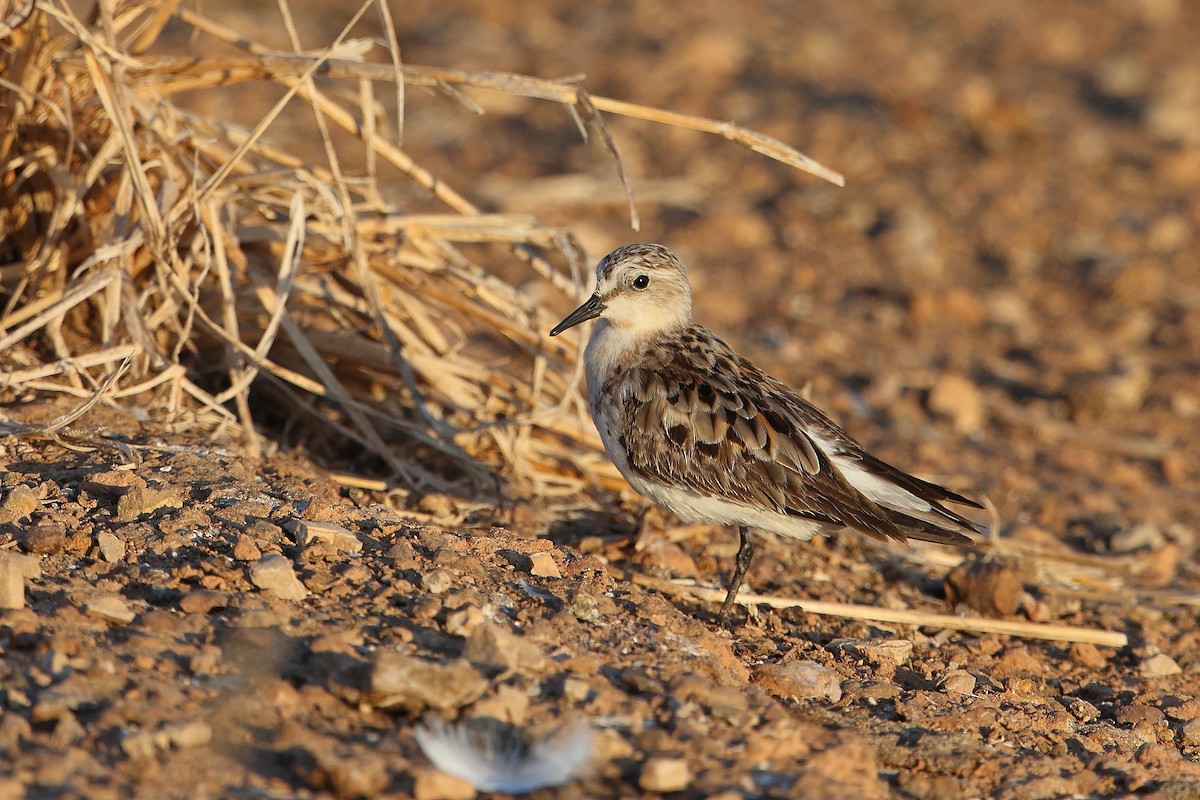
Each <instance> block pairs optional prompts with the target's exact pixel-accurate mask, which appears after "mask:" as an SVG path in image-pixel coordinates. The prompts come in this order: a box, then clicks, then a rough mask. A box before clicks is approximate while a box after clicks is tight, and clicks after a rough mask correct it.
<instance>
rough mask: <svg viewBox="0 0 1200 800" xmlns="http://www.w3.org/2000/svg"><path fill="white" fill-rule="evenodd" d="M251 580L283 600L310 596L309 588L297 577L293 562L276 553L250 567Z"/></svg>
mask: <svg viewBox="0 0 1200 800" xmlns="http://www.w3.org/2000/svg"><path fill="white" fill-rule="evenodd" d="M250 580H251V582H252V583H253V584H254V585H255V586H257V587H258V588H260V589H262V590H263V591H265V592H270V593H271V594H273V595H275V596H276V597H278V598H280V599H283V600H303V599H304V598H306V597H308V589H305V588H304V584H302V583H301V582H300V579H299V578H297V577H296V571H295V570H294V569H293V568H292V562H291V561H289V560H288V559H286V558H284V557H283V556H281V555H278V554H275V553H273V554H271V555H269V556H266V557H265V558H263V559H262V560H261V561H259V562H258V563H257V564H255V565H253V566H252V567H250Z"/></svg>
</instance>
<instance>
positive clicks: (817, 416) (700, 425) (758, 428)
mask: <svg viewBox="0 0 1200 800" xmlns="http://www.w3.org/2000/svg"><path fill="white" fill-rule="evenodd" d="M643 356H644V357H643V358H642V359H641V360H640V362H639V363H638V364H637V365H636V366H633V367H631V368H630V369H629V370H627V371H625V372H624V374H623V375H622V376H621V378H620V380H621V381H622V382H625V381H628V384H627V385H628V386H630V387H631V390H629V391H626V392H624V393H623V397H624V401H623V402H624V404H625V407H624V409H623V410H624V412H625V413H623V414H620V415H619V416H620V419H621V420H623V421H624V424H623V426H622V428H623V429H622V430H621V433H622V434H623V438H624V441H625V444H626V448H625V449H626V453H627V458H628V461H629V465H630V467H631V468H632V469H634V470H635V471H636V472H637V473H638V474H639V475H641V476H643V477H645V478H646V479H648V480H652V481H656V482H659V483H665V484H667V485H670V486H675V487H679V488H686V489H691V490H693V491H696V492H698V493H701V494H706V495H712V496H716V497H720V498H722V499H725V500H728V501H731V502H734V503H741V504H745V505H751V506H761V507H764V508H767V509H769V510H771V511H774V512H776V513H779V514H784V515H788V516H795V517H805V518H810V519H818V520H822V521H827V522H832V523H836V524H840V525H846V526H849V527H853V528H856V529H858V530H860V531H862V532H864V533H866V534H868V535H870V536H873V537H875V538H879V539H888V538H892V539H900V540H903V539H905V538H906V533H905V530H907V531H908V534H909V535H912V536H914V537H915V538H922V539H929V540H932V541H946V542H949V543H958V540H959V539H963V538H965V537H961V535H960V534H957V533H956V532H954V531H953V530H950V529H948V528H947V527H942V525H941V524H939V523H943V522H944V523H945V524H947V525H949V526H954V527H964V528H973V527H974V526H973V525H972V523H971V522H970V521H969V520H967V519H966V518H964V517H962V516H960V515H959V514H956V513H954V512H953V511H950V510H948V509H946V508H944V507H943V506H942V505H941V504H940V501H944V500H949V501H951V502H961V503H965V504H968V505H975V503H973V502H972V501H970V500H968V499H967V498H964V497H961V496H960V495H957V494H955V493H954V492H951V491H949V490H948V489H945V488H944V487H941V486H938V485H937V484H932V483H928V482H926V481H922V480H920V479H918V478H915V477H913V476H911V475H907V474H906V473H904V472H901V471H900V470H897V469H895V468H894V467H891V466H889V465H887V464H886V463H884V462H882V461H880V460H879V459H876V458H874V457H873V456H870V454H868V453H866V451H865V450H863V449H862V447H861V446H860V445H858V444H857V442H855V441H854V440H853V439H851V438H850V436H849V435H848V434H847V433H846V432H845V431H843V430H842V429H841V428H839V427H838V426H837V425H836V424H835V423H834V422H833V421H832V420H830V419H829V418H828V417H826V416H825V415H824V414H822V413H821V412H820V411H819V410H817V409H816V408H814V407H813V406H811V405H810V404H808V403H807V402H805V401H804V400H803V399H802V398H801V397H799V395H797V394H796V393H795V392H793V391H792V390H791V389H789V388H788V387H787V386H785V385H784V384H782V383H780V382H779V381H776V380H775V379H773V378H771V377H770V376H768V375H767V374H766V373H764V372H762V371H761V370H759V369H758V368H757V367H755V366H754V365H752V364H750V363H749V362H748V361H746V360H745V359H743V358H742V357H741V356H739V355H738V354H737V353H736V352H734V351H733V349H732V348H730V347H729V346H728V345H727V344H725V342H723V341H722V340H721V339H719V338H718V337H716V336H714V335H713V334H711V333H710V332H708V331H707V330H705V329H703V328H701V327H699V326H692V327H691V328H688V329H686V330H684V331H683V332H681V333H680V334H678V336H677V338H676V339H673V340H669V341H668V342H665V343H660V344H659V346H658V347H657V348H655V349H654V350H652V351H648V352H646V353H644V354H643ZM810 430H811V431H814V435H812V436H810V435H809V433H808V431H810ZM830 443H833V444H830ZM823 446H825V447H834V448H836V453H837V455H839V457H841V456H842V455H843V454H845V457H853V458H856V459H858V461H859V462H860V463H861V465H862V468H863V469H865V470H867V471H869V472H870V473H871V474H872V475H875V476H876V477H878V478H880V479H882V480H885V481H888V482H889V484H894V485H895V486H897V487H899V488H901V489H903V490H904V491H906V492H909V493H911V494H913V495H914V496H915V497H918V498H920V499H921V500H924V501H926V502H928V503H929V504H930V510H931V512H932V513H933V514H934V516H936V517H937V521H936V522H935V521H932V520H929V519H921V518H918V517H914V516H912V515H910V514H907V513H904V512H901V511H897V510H896V509H892V508H883V507H881V506H879V505H877V504H876V503H875V502H873V501H872V500H871V499H870V498H869V497H867V496H866V495H864V494H863V493H862V492H861V491H859V490H858V489H856V488H855V487H854V486H853V485H851V483H850V482H849V481H848V480H847V479H846V477H845V476H844V475H843V474H842V472H841V471H840V470H839V469H838V467H837V465H836V464H835V463H834V459H833V456H834V455H835V453H834V452H826V451H825V450H824V449H822V448H823Z"/></svg>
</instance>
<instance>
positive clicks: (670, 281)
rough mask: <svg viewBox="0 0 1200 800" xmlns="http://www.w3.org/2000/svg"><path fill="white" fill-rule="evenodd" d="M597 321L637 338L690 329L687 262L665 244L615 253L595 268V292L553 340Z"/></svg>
mask: <svg viewBox="0 0 1200 800" xmlns="http://www.w3.org/2000/svg"><path fill="white" fill-rule="evenodd" d="M596 318H600V319H603V320H604V321H605V322H606V323H607V324H608V325H611V326H612V327H614V328H617V329H619V330H621V331H622V332H624V333H626V334H628V335H630V336H633V337H636V338H640V337H643V336H646V337H648V336H652V335H654V334H658V333H662V332H665V331H671V330H676V329H678V328H682V327H683V326H685V325H687V324H688V323H690V322H691V321H692V287H691V286H690V285H689V284H688V280H687V275H685V274H684V271H683V262H681V261H680V260H679V257H678V256H676V255H675V254H674V253H672V252H671V251H670V250H669V249H668V248H666V247H664V246H663V245H661V244H630V245H626V246H624V247H619V248H617V249H616V250H613V251H612V252H611V253H609V254H608V255H606V256H605V257H604V258H602V259H600V263H599V264H597V265H596V291H595V292H594V293H593V294H592V296H591V297H589V298H588V299H587V301H586V302H585V303H584V304H583V305H581V306H580V307H579V308H577V309H575V310H574V311H572V312H571V313H570V314H568V315H567V318H566V319H564V320H563V321H562V322H560V323H558V324H557V325H555V326H554V329H553V330H551V331H550V335H551V336H557V335H558V334H560V333H562V332H563V331H565V330H567V329H568V328H573V327H575V326H576V325H578V324H580V323H581V322H587V321H588V320H590V319H596Z"/></svg>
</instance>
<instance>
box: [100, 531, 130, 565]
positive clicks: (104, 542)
mask: <svg viewBox="0 0 1200 800" xmlns="http://www.w3.org/2000/svg"><path fill="white" fill-rule="evenodd" d="M96 546H97V547H99V548H100V556H101V558H103V559H104V560H105V561H107V562H108V563H109V564H117V563H119V562H121V561H122V560H124V558H125V540H124V539H122V538H120V537H119V536H117V535H116V534H113V533H109V532H108V531H100V533H99V534H97V536H96Z"/></svg>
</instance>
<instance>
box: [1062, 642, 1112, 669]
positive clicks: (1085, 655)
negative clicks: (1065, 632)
mask: <svg viewBox="0 0 1200 800" xmlns="http://www.w3.org/2000/svg"><path fill="white" fill-rule="evenodd" d="M1067 653H1068V654H1069V655H1070V656H1071V660H1072V661H1074V662H1075V663H1076V664H1078V665H1079V666H1081V667H1087V668H1089V669H1100V668H1101V667H1103V666H1104V665H1105V664H1107V663H1108V658H1106V657H1105V655H1104V654H1103V653H1101V652H1100V648H1098V647H1096V645H1094V644H1089V643H1087V642H1075V643H1074V644H1072V645H1071V646H1070V648H1068V649H1067Z"/></svg>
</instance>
